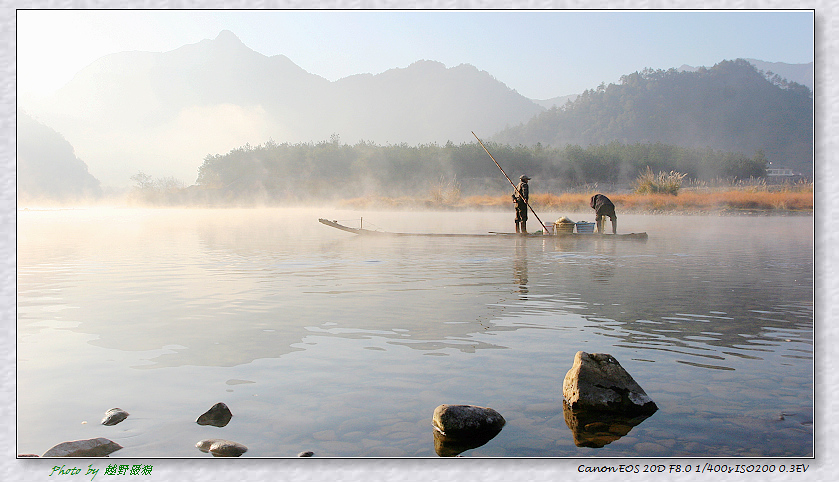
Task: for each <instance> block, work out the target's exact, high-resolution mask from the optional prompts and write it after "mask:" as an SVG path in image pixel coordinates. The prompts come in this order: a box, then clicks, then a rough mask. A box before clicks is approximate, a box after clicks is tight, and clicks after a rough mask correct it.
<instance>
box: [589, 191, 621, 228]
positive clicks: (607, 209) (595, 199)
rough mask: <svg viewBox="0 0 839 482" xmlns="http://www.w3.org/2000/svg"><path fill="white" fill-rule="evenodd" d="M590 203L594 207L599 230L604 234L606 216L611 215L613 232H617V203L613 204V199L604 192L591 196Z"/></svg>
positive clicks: (595, 220)
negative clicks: (603, 193)
mask: <svg viewBox="0 0 839 482" xmlns="http://www.w3.org/2000/svg"><path fill="white" fill-rule="evenodd" d="M589 205H590V206H591V208H592V209H594V214H595V216H594V222H595V223H596V224H597V232H598V233H600V234H603V225H604V224H605V223H606V220H605V219H604V218H605V217H606V216H609V219H611V220H612V234H617V232H618V216H617V215H616V214H615V205H614V204H612V201H610V200H609V198H607V197H606V196H604V195H602V194H595V195H594V196H592V197H591V202H590V203H589Z"/></svg>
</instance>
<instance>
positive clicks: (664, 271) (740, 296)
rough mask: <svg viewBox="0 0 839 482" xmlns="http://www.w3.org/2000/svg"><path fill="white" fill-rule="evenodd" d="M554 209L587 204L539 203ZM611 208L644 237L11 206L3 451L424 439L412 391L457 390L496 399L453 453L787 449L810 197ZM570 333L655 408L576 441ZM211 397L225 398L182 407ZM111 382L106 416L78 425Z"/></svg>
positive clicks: (358, 453)
mask: <svg viewBox="0 0 839 482" xmlns="http://www.w3.org/2000/svg"><path fill="white" fill-rule="evenodd" d="M560 215H567V216H568V217H570V218H571V219H574V220H575V221H577V220H588V221H591V220H593V219H591V218H593V216H592V215H591V213H579V214H578V213H540V217H541V218H542V219H543V220H545V221H548V220H551V221H552V220H554V219H556V218H557V217H559V216H560ZM618 216H619V223H620V224H619V232H624V233H626V232H640V231H646V232H647V233H649V239H648V240H647V241H646V242H639V241H616V240H613V239H608V240H607V239H602V240H592V239H586V240H565V241H562V240H558V239H556V238H552V239H538V238H537V239H521V238H518V237H507V238H504V237H488V238H446V237H440V238H436V237H435V238H407V237H406V238H388V237H372V238H371V237H357V236H355V235H353V234H350V233H346V232H342V231H338V230H336V229H333V228H330V227H327V226H324V225H321V224H319V223H318V221H317V219H318V217H325V218H328V219H336V220H338V221H339V222H341V221H343V224H347V225H352V226H355V227H357V226H358V224H359V220H360V218H361V217H363V223H364V227H365V228H370V229H382V230H387V231H403V232H405V231H409V232H438V233H445V232H460V233H486V232H488V231H511V230H512V225H513V213H512V210H511V212H508V213H498V212H492V213H479V212H446V213H415V212H355V211H349V210H338V209H332V208H325V209H308V208H307V209H228V210H210V209H206V210H204V209H157V210H155V209H147V210H146V209H127V208H125V209H119V208H113V209H104V208H101V209H99V208H97V209H65V210H35V209H32V210H20V211H18V239H17V242H18V249H17V255H18V259H17V263H18V274H17V312H18V321H17V357H18V359H17V363H18V365H17V452H18V453H35V454H42V453H44V452H45V451H46V450H47V449H49V448H50V447H52V446H53V445H56V444H58V443H60V442H64V441H69V440H78V439H86V438H95V437H106V438H109V439H111V440H113V441H115V442H117V443H119V444H120V445H122V446H123V447H124V448H123V449H122V450H119V451H117V452H115V453H113V454H111V457H209V456H210V455H209V454H206V453H202V452H200V451H199V450H198V449H196V448H195V443H196V442H198V441H199V440H202V439H210V438H223V439H227V440H233V441H236V442H239V443H242V444H244V445H246V446H247V447H248V449H249V450H248V452H247V453H246V454H245V455H244V457H295V456H296V455H297V454H298V453H299V452H301V451H305V450H311V451H313V452H314V453H315V457H437V456H438V455H437V452H436V451H435V440H434V434H433V430H432V424H431V416H432V413H433V411H434V409H435V407H437V406H438V405H440V404H474V405H480V406H484V407H492V408H494V409H495V410H497V411H498V412H499V413H501V414H502V415H503V416H504V418H505V419H506V421H507V423H506V425H505V426H504V428H503V430H502V431H501V432H500V433H499V434H498V435H497V436H495V437H494V438H493V439H491V440H489V441H488V442H486V443H485V444H484V445H482V446H479V447H475V448H471V449H468V450H466V451H464V452H463V453H462V454H461V455H463V456H466V457H773V456H779V457H804V456H812V455H813V451H814V447H813V411H814V408H813V405H814V397H813V390H814V389H813V386H814V380H813V372H814V368H813V365H814V360H813V353H814V350H813V343H814V289H813V283H814V279H813V277H814V265H813V263H814V260H813V258H814V254H813V247H814V245H813V242H814V241H813V238H814V233H813V231H814V221H813V217H812V216H792V217H751V216H729V217H720V216H652V215H648V216H644V215H622V214H621V213H620V208H619V209H618ZM535 226H538V223H537V222H536V221H535V220H531V222H530V224H529V227H530V228H531V230H533V229H536V228H535ZM580 350H582V351H585V352H589V353H608V354H611V355H613V356H614V357H615V358H617V360H618V361H619V362H620V363H621V365H622V366H623V367H624V368H625V369H626V370H627V371H628V372H629V373H630V374H631V375H632V376H633V378H634V379H635V380H636V381H637V382H638V383H639V384H640V385H641V386H642V387H643V388H644V390H645V391H646V392H647V394H648V395H649V396H650V397H651V398H652V399H653V400H654V401H655V402H656V404H657V405H658V408H659V409H658V411H657V412H655V413H654V414H653V415H652V416H650V417H649V418H646V419H644V420H641V421H640V423H637V421H636V424H635V425H634V426H632V425H633V424H629V425H628V426H626V427H625V428H624V429H623V430H622V431H619V432H620V433H616V434H614V436H613V437H612V438H610V439H609V442H610V443H606V444H605V445H602V444H601V445H602V446H601V447H591V446H578V444H577V443H575V432H574V431H573V430H572V429H571V428H569V427H571V426H573V425H574V421H573V419H569V418H568V417H567V415H568V414H566V413H565V412H564V410H563V403H562V382H563V378H564V377H565V374H566V372H567V371H568V370H569V369H570V368H571V365H572V363H573V361H574V355H575V353H576V352H577V351H580ZM216 402H224V403H225V404H227V405H228V406H229V407H230V410H231V411H232V413H233V418H232V420H231V421H230V423H229V424H228V425H227V426H225V427H222V428H220V427H214V426H209V425H205V426H202V425H198V424H197V423H196V418H197V417H198V416H199V415H201V414H202V413H204V412H205V411H206V410H208V409H209V408H210V407H211V406H212V405H213V404H215V403H216ZM114 407H119V408H122V409H124V410H126V411H127V412H129V413H130V416H129V417H128V418H127V419H126V420H125V421H123V422H121V423H119V424H118V425H114V426H103V425H101V424H100V421H101V419H102V418H103V416H104V414H105V412H106V411H107V410H108V409H111V408H114ZM594 422H595V423H594V424H593V425H597V423H596V422H597V421H596V420H595V421H594ZM587 424H592V421H591V420H587V421H584V422H583V423H581V424H580V425H587ZM601 425H602V424H601ZM627 430H628V431H627Z"/></svg>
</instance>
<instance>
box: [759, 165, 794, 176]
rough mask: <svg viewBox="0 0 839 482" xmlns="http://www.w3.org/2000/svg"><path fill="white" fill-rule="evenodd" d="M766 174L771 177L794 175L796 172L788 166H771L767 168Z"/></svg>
mask: <svg viewBox="0 0 839 482" xmlns="http://www.w3.org/2000/svg"><path fill="white" fill-rule="evenodd" d="M766 175H767V176H769V177H793V176H795V175H796V174H795V173H794V172H792V169H788V168H786V167H778V168H771V169H767V170H766Z"/></svg>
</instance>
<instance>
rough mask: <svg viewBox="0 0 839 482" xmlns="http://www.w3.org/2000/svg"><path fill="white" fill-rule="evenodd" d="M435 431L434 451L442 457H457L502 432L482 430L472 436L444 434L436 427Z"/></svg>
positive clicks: (499, 430)
mask: <svg viewBox="0 0 839 482" xmlns="http://www.w3.org/2000/svg"><path fill="white" fill-rule="evenodd" d="M433 432H434V451H435V452H436V453H437V455H439V456H440V457H455V456H457V455H460V454H461V453H463V452H466V451H467V450H471V449H475V448H478V447H481V446H482V445H485V444H486V443H487V442H489V441H490V440H492V439H493V438H495V436H496V435H498V434H499V433H500V432H501V429H500V428H499V429H498V430H495V431H490V432H480V433H478V434H477V435H474V436H471V437H460V438H458V437H450V436H447V435H443V434H442V433H440V431H439V430H437V429H436V428H434V429H433Z"/></svg>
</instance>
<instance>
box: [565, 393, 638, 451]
mask: <svg viewBox="0 0 839 482" xmlns="http://www.w3.org/2000/svg"><path fill="white" fill-rule="evenodd" d="M562 405H563V407H562V409H563V410H562V411H563V414H564V415H565V424H566V425H568V428H569V429H571V432H572V433H573V434H574V444H575V445H576V446H577V447H590V448H601V447H604V446H605V445H607V444H610V443H612V442H614V441H615V440H618V439H619V438H621V437H623V436H624V435H626V434H628V433H629V431H630V430H632V428H633V427H635V426H636V425H639V424H640V423H641V422H643V421H644V420H646V419H648V418H649V417H650V416H651V415H652V414H643V415H632V416H628V415H622V414H620V413H612V412H601V411H593V410H576V409H572V408H571V407H570V406H569V405H568V404H567V403H566V402H563V403H562Z"/></svg>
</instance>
